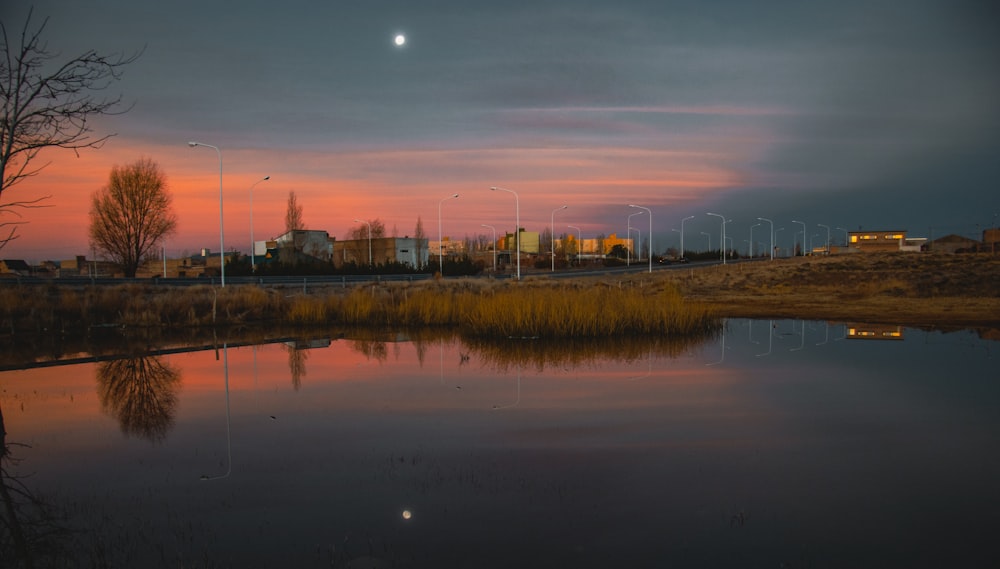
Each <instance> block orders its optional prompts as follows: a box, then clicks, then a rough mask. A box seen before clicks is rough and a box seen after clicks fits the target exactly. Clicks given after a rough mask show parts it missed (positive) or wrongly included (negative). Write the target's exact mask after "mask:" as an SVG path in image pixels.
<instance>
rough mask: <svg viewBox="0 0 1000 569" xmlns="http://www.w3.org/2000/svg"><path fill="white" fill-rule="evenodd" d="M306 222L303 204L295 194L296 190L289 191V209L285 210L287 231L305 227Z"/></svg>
mask: <svg viewBox="0 0 1000 569" xmlns="http://www.w3.org/2000/svg"><path fill="white" fill-rule="evenodd" d="M305 228H306V222H305V221H304V220H303V219H302V204H300V203H299V200H298V198H297V197H296V196H295V190H292V191H290V192H288V209H287V210H286V211H285V233H289V232H292V231H296V230H298V229H305Z"/></svg>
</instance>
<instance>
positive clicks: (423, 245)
mask: <svg viewBox="0 0 1000 569" xmlns="http://www.w3.org/2000/svg"><path fill="white" fill-rule="evenodd" d="M368 243H369V241H368V239H342V240H339V241H334V242H333V265H334V266H335V267H337V268H340V267H343V266H344V265H345V264H348V263H354V264H357V265H366V264H368ZM431 250H433V252H434V255H437V249H435V248H433V247H429V244H428V241H427V240H426V239H419V240H418V239H414V238H412V237H378V238H376V239H372V240H371V262H372V264H373V265H385V264H389V263H402V264H404V265H408V266H410V267H413V268H420V267H423V266H425V265H427V262H428V260H429V256H430V251H431Z"/></svg>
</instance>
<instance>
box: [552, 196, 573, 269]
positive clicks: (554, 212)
mask: <svg viewBox="0 0 1000 569" xmlns="http://www.w3.org/2000/svg"><path fill="white" fill-rule="evenodd" d="M568 207H569V206H568V205H564V206H560V207H557V208H555V209H554V210H552V216H551V220H550V221H549V228H550V229H549V231H551V232H552V234H551V235H549V249H550V250H551V251H552V272H553V273H554V272H556V212H557V211H559V210H561V209H566V208H568Z"/></svg>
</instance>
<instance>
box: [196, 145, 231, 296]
mask: <svg viewBox="0 0 1000 569" xmlns="http://www.w3.org/2000/svg"><path fill="white" fill-rule="evenodd" d="M188 146H190V147H191V148H194V147H195V146H204V147H205V148H212V149H214V150H215V153H216V154H218V155H219V271H220V272H219V274H220V275H221V277H222V284H221V287H222V288H225V286H226V240H225V237H224V235H225V231H224V230H223V222H222V151H221V150H219V147H218V146H212V145H211V144H205V143H202V142H189V143H188Z"/></svg>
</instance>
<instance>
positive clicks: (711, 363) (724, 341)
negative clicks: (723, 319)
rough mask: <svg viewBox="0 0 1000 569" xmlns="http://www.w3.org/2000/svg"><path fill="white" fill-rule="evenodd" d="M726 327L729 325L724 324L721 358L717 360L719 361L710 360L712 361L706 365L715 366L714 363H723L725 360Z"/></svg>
mask: <svg viewBox="0 0 1000 569" xmlns="http://www.w3.org/2000/svg"><path fill="white" fill-rule="evenodd" d="M726 328H727V326H723V327H722V356H721V357H720V358H719V361H717V362H710V363H707V364H705V365H707V366H714V365H718V364H721V363H722V362H724V361H725V360H726Z"/></svg>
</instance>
